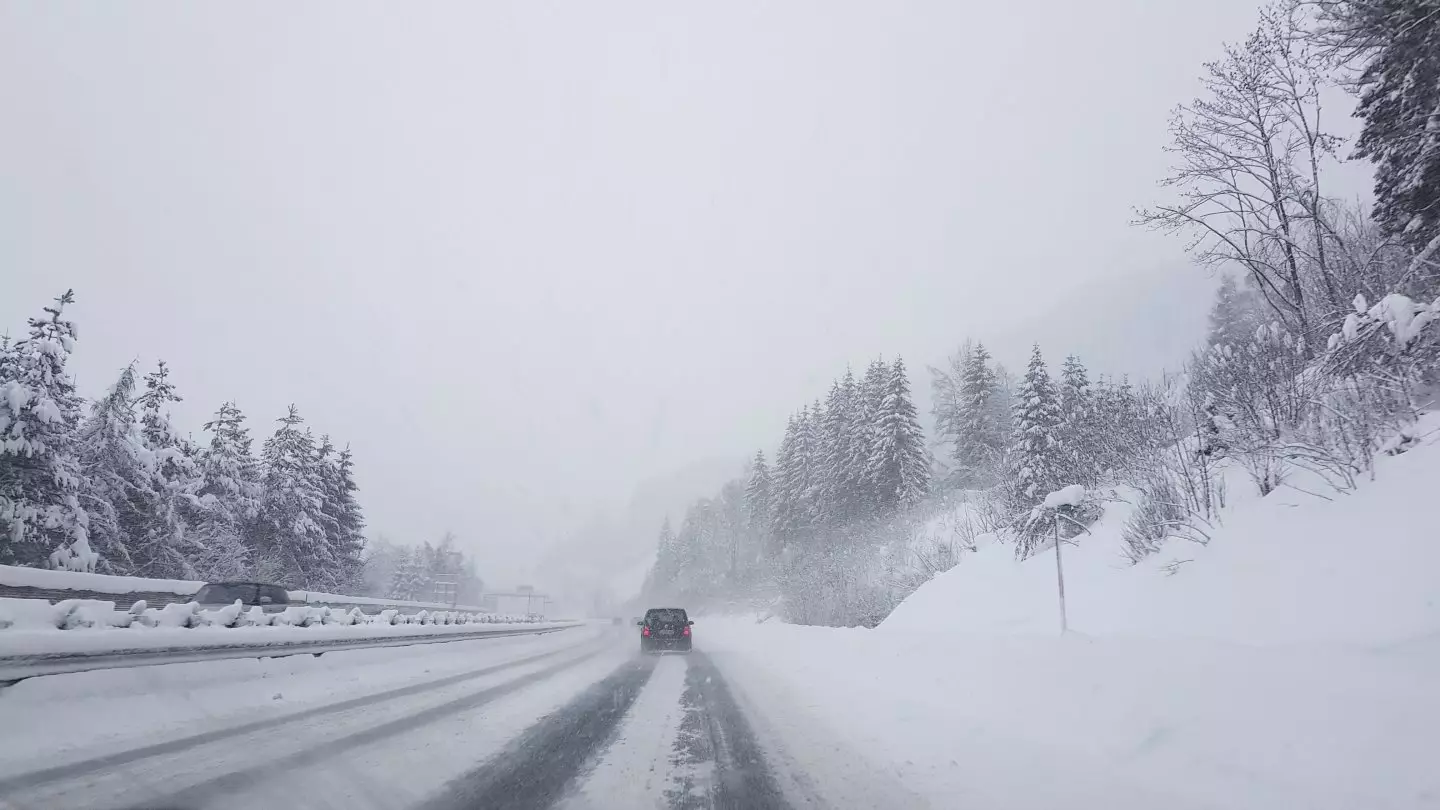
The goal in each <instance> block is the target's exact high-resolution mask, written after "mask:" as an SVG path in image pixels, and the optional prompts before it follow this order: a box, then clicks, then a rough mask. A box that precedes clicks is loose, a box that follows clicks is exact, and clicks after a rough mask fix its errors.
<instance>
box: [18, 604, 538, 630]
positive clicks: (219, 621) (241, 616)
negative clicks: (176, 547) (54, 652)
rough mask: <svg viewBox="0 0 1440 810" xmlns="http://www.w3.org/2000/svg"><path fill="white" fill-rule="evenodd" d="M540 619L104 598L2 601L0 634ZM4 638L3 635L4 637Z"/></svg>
mask: <svg viewBox="0 0 1440 810" xmlns="http://www.w3.org/2000/svg"><path fill="white" fill-rule="evenodd" d="M540 621H542V619H540V618H539V617H537V616H502V615H497V614H493V613H472V612H468V611H457V610H435V611H430V610H421V611H420V612H418V613H401V612H400V611H399V610H396V609H394V608H390V609H386V610H382V611H380V612H379V613H364V612H362V611H361V610H360V608H359V607H351V608H349V609H348V610H347V609H343V608H334V607H329V606H323V605H322V606H311V605H291V606H289V607H287V608H285V609H284V610H282V611H279V612H274V613H271V612H267V611H266V610H265V609H264V608H262V607H260V606H258V605H257V606H252V607H250V608H246V607H245V606H244V605H242V604H241V603H240V602H239V601H236V602H235V603H234V604H232V605H227V606H225V607H222V608H218V609H213V610H204V609H201V607H200V606H199V605H197V604H195V603H194V602H171V603H170V604H167V605H165V606H163V607H158V608H152V607H150V606H149V605H147V604H146V602H145V601H144V600H141V601H138V602H136V603H134V604H133V605H131V606H130V609H129V610H118V609H116V607H115V603H114V602H110V601H105V600H99V599H66V600H62V601H60V602H57V603H53V604H52V603H50V602H47V601H44V600H37V599H0V631H5V630H8V629H11V628H16V629H21V630H25V629H29V630H77V629H94V628H132V627H186V628H196V627H226V628H235V627H311V626H315V625H340V626H349V625H357V624H365V625H400V624H418V625H440V626H448V625H472V624H534V623H537V622H540ZM0 639H3V635H0Z"/></svg>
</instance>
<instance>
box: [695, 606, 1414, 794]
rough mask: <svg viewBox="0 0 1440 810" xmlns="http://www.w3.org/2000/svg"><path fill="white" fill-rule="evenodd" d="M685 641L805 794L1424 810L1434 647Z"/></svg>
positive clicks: (747, 631)
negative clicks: (888, 782) (792, 767)
mask: <svg viewBox="0 0 1440 810" xmlns="http://www.w3.org/2000/svg"><path fill="white" fill-rule="evenodd" d="M695 630H696V644H697V646H700V647H701V648H703V649H704V650H705V651H706V652H708V653H710V654H712V655H713V656H714V657H715V660H716V662H717V664H718V665H719V666H720V667H721V669H722V671H724V672H725V674H726V677H727V680H728V681H729V683H730V685H731V687H732V689H734V690H736V691H737V692H738V693H740V694H741V696H742V698H743V700H744V701H745V702H746V703H747V704H748V706H749V708H750V709H751V712H750V713H751V715H752V717H755V718H758V719H757V722H758V723H760V724H761V725H762V727H764V729H765V731H766V733H767V734H768V735H769V737H770V738H771V739H772V740H776V741H778V745H779V746H781V747H782V748H783V749H784V756H785V757H786V758H787V759H789V760H791V761H794V762H795V764H796V765H797V766H798V767H799V768H801V769H802V770H803V771H804V772H806V773H809V774H812V775H813V776H815V779H816V781H817V782H819V781H823V780H822V779H821V777H822V776H823V777H824V778H825V779H830V777H831V774H830V773H829V771H831V770H834V766H833V763H834V762H837V761H854V762H865V763H869V764H870V768H869V771H870V772H872V773H877V774H886V775H890V776H892V777H893V778H894V779H895V780H896V783H897V785H900V786H903V789H905V790H908V791H913V792H914V793H917V794H919V795H920V796H921V797H923V798H924V799H925V800H927V801H928V803H929V805H930V806H934V807H987V808H1055V807H1072V808H1092V807H1093V808H1105V810H1119V809H1121V808H1135V809H1136V810H1153V808H1157V807H1166V808H1201V807H1204V808H1215V809H1217V810H1218V808H1226V809H1227V810H1235V809H1237V808H1255V809H1256V810H1262V809H1263V810H1273V808H1277V807H1297V808H1298V807H1304V808H1310V809H1311V810H1323V809H1326V808H1333V809H1334V810H1353V808H1359V807H1365V808H1382V807H1421V806H1432V807H1433V806H1436V803H1437V802H1440V769H1437V768H1436V767H1435V765H1434V729H1435V728H1436V727H1437V724H1440V698H1437V696H1436V694H1435V690H1434V686H1433V685H1434V683H1436V681H1437V679H1440V644H1436V643H1431V644H1417V645H1411V646H1410V647H1408V648H1406V649H1405V650H1394V651H1386V652H1370V651H1361V650H1356V649H1353V648H1344V647H1336V646H1296V645H1292V646H1286V647H1274V648H1259V647H1253V646H1246V645H1238V644H1223V643H1218V642H1206V641H1197V640H1176V641H1158V640H1146V639H1119V638H1111V639H1096V638H1087V637H1084V636H1079V635H1071V636H1067V637H1063V638H1061V637H1054V638H1038V637H1034V636H1030V637H1012V638H1000V637H997V636H994V635H989V636H966V635H960V634H943V633H936V632H926V633H916V632H904V631H897V630H895V629H893V628H892V629H888V630H885V629H877V630H865V629H858V628H857V629H837V628H821V627H798V626H793V625H783V624H776V623H766V624H763V625H762V624H756V623H755V622H754V621H739V620H725V619H711V618H707V617H703V616H702V617H701V618H700V620H699V621H697V622H696V628H695ZM848 767H849V769H850V770H852V771H858V770H861V768H860V767H859V766H857V765H851V766H848ZM837 778H838V777H837ZM841 798H842V800H843V797H841ZM894 806H899V803H898V801H897V802H896V803H895V805H894Z"/></svg>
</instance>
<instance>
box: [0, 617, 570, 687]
mask: <svg viewBox="0 0 1440 810" xmlns="http://www.w3.org/2000/svg"><path fill="white" fill-rule="evenodd" d="M577 624H578V623H576V622H531V623H525V624H494V625H486V626H473V625H472V626H467V625H451V626H444V625H441V626H435V625H399V626H396V625H378V624H377V625H372V626H369V627H355V626H334V625H332V626H329V627H324V626H321V627H312V628H309V629H302V628H300V627H296V626H292V627H288V628H285V629H283V630H278V631H260V630H256V629H255V628H240V629H236V630H225V631H218V630H213V629H212V630H208V631H207V630H199V631H194V632H191V631H185V630H182V629H179V628H157V629H154V630H149V631H133V632H129V631H127V632H95V633H60V632H54V631H34V630H30V631H13V632H11V633H8V634H5V633H0V686H6V685H9V684H12V683H15V682H16V681H21V680H24V679H26V678H34V677H39V676H42V675H57V674H63V673H70V672H86V671H89V670H96V669H116V668H127V667H143V666H155V665H158V664H182V663H192V662H196V661H215V660H224V659H235V658H279V657H283V656H287V655H321V654H323V653H327V652H337V651H340V650H356V649H369V648H375V647H403V646H412V645H416V644H440V643H446V642H454V641H468V640H475V639H485V638H500V637H504V636H515V635H533V634H540V633H553V632H557V631H560V630H565V629H567V628H570V627H575V626H577Z"/></svg>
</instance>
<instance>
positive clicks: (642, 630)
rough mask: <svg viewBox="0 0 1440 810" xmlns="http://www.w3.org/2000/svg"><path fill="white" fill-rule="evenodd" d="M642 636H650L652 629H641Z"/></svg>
mask: <svg viewBox="0 0 1440 810" xmlns="http://www.w3.org/2000/svg"><path fill="white" fill-rule="evenodd" d="M640 635H642V636H648V635H650V628H648V627H644V628H641V630H640Z"/></svg>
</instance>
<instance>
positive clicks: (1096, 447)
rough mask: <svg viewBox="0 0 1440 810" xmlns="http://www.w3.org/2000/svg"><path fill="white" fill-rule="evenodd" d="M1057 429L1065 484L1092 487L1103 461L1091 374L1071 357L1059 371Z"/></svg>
mask: <svg viewBox="0 0 1440 810" xmlns="http://www.w3.org/2000/svg"><path fill="white" fill-rule="evenodd" d="M1060 420H1061V422H1060V430H1059V435H1060V436H1062V437H1063V442H1062V443H1063V445H1064V453H1065V469H1064V472H1063V478H1064V479H1065V481H1066V482H1067V484H1084V485H1085V486H1087V487H1090V486H1094V485H1095V483H1096V482H1097V481H1098V480H1099V477H1100V470H1101V465H1102V463H1103V462H1102V461H1101V458H1100V456H1101V455H1102V448H1101V447H1100V444H1101V442H1103V441H1104V439H1103V438H1102V435H1101V430H1100V425H1099V423H1098V422H1097V414H1096V412H1095V392H1094V391H1093V390H1091V387H1090V374H1089V372H1088V371H1087V370H1086V368H1085V364H1084V363H1082V362H1080V358H1079V357H1076V356H1075V355H1073V354H1072V355H1070V356H1068V357H1066V358H1065V364H1064V365H1063V366H1062V367H1061V370H1060Z"/></svg>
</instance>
